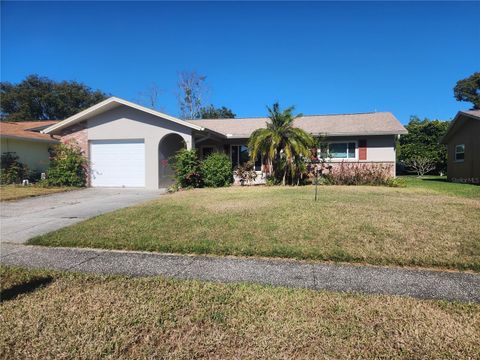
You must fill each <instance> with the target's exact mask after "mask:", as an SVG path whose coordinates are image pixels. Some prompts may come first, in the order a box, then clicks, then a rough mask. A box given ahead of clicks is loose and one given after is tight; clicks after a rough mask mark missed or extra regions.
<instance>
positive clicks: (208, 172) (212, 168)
mask: <svg viewBox="0 0 480 360" xmlns="http://www.w3.org/2000/svg"><path fill="white" fill-rule="evenodd" d="M201 173H202V178H203V185H205V186H206V187H223V186H229V185H230V184H231V183H232V182H233V176H232V162H231V161H230V159H229V158H228V156H227V155H225V154H223V153H212V154H210V155H209V156H208V157H207V158H206V159H205V160H204V161H203V162H202V164H201Z"/></svg>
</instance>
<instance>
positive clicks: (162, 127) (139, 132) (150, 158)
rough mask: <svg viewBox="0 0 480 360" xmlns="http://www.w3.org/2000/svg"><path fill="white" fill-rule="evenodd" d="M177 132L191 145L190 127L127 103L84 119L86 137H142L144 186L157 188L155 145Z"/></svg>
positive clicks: (157, 161) (156, 148)
mask: <svg viewBox="0 0 480 360" xmlns="http://www.w3.org/2000/svg"><path fill="white" fill-rule="evenodd" d="M171 133H176V134H178V135H180V136H181V137H182V138H183V139H184V141H185V143H186V145H187V148H191V147H192V130H191V129H190V128H188V127H185V126H183V125H179V124H176V123H174V122H171V121H169V120H163V119H160V118H158V117H157V116H154V115H150V114H147V113H144V112H142V111H139V110H136V109H132V108H130V107H126V106H120V107H117V108H114V109H112V110H109V111H107V112H105V113H103V114H100V115H97V116H95V117H93V118H91V119H89V120H88V122H87V137H88V140H89V141H91V140H125V139H144V141H145V176H146V179H145V185H146V187H147V188H150V189H156V188H158V187H159V156H158V150H159V149H158V146H159V144H160V141H161V140H162V138H163V137H164V136H166V135H168V134H171Z"/></svg>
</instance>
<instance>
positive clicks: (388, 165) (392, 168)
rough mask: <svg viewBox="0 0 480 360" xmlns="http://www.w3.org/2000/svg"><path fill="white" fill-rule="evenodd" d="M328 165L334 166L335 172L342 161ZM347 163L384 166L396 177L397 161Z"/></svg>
mask: <svg viewBox="0 0 480 360" xmlns="http://www.w3.org/2000/svg"><path fill="white" fill-rule="evenodd" d="M327 164H328V165H331V166H332V171H333V172H334V171H335V170H336V168H339V167H340V166H341V164H342V163H341V162H330V163H327ZM345 164H356V165H360V166H362V167H376V168H378V167H379V166H382V167H383V168H385V169H387V171H388V172H389V173H390V176H391V177H395V163H393V162H373V161H372V162H368V161H366V162H363V161H360V162H345Z"/></svg>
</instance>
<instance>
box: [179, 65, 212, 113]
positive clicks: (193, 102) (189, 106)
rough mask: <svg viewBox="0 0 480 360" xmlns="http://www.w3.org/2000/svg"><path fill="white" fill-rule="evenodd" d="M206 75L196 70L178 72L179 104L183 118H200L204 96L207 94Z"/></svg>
mask: <svg viewBox="0 0 480 360" xmlns="http://www.w3.org/2000/svg"><path fill="white" fill-rule="evenodd" d="M206 78H207V77H206V76H204V75H199V74H197V73H196V72H195V71H183V72H181V73H179V74H178V90H179V93H178V104H179V107H180V117H181V118H182V119H198V118H199V116H200V108H201V107H202V102H203V98H204V96H205V95H206V92H207V88H206V85H205V79H206Z"/></svg>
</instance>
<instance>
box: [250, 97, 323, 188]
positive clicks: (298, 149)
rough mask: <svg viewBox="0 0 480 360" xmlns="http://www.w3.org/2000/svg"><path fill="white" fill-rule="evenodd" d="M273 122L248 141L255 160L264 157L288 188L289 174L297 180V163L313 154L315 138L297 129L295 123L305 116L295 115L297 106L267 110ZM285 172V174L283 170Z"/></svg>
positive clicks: (273, 173)
mask: <svg viewBox="0 0 480 360" xmlns="http://www.w3.org/2000/svg"><path fill="white" fill-rule="evenodd" d="M267 109H268V113H269V118H270V122H269V123H267V127H266V128H264V129H263V128H261V129H257V130H255V131H254V132H253V133H252V135H251V136H250V139H249V141H248V149H249V153H250V157H251V159H257V158H258V157H259V156H263V157H264V159H266V160H267V162H268V164H269V165H271V166H269V170H270V172H271V174H272V175H273V176H275V177H279V176H281V177H282V183H283V185H285V183H286V180H287V175H288V173H290V174H291V180H292V181H293V180H294V179H293V177H294V174H295V172H296V170H297V169H296V163H295V161H296V160H298V159H300V158H302V157H308V156H309V155H310V148H311V147H312V146H313V144H314V138H313V137H312V136H311V135H310V134H309V133H307V132H306V131H304V130H302V129H300V128H297V127H294V126H293V121H294V120H295V119H296V118H297V117H299V116H301V115H300V114H299V115H293V111H294V107H293V106H291V107H289V108H287V109H285V110H283V111H282V110H281V109H280V105H279V104H278V103H275V104H273V106H272V107H271V108H270V107H267ZM282 170H283V171H282Z"/></svg>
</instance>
